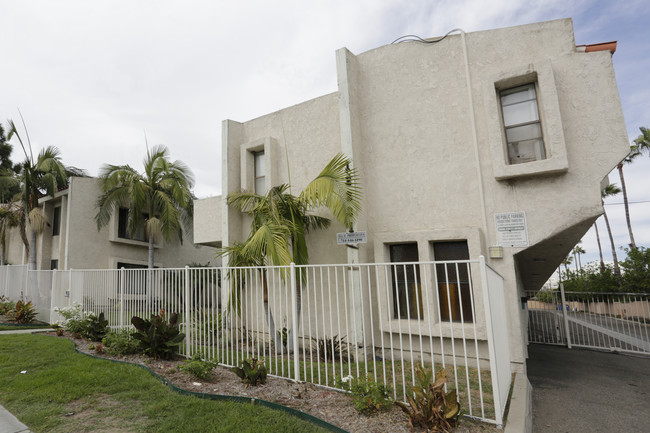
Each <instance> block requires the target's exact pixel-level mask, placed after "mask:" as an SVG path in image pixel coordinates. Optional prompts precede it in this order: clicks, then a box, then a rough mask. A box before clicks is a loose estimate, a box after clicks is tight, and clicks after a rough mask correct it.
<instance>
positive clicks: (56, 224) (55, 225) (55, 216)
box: [52, 206, 61, 236]
mask: <svg viewBox="0 0 650 433" xmlns="http://www.w3.org/2000/svg"><path fill="white" fill-rule="evenodd" d="M60 235H61V206H54V209H53V210H52V236H60Z"/></svg>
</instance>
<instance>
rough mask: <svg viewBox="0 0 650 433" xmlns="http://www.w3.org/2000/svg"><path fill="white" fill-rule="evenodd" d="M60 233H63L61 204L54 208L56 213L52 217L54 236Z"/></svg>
mask: <svg viewBox="0 0 650 433" xmlns="http://www.w3.org/2000/svg"><path fill="white" fill-rule="evenodd" d="M60 234H61V206H57V207H55V208H54V215H53V218H52V236H59V235H60ZM53 269H56V268H53Z"/></svg>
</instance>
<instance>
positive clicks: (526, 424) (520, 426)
mask: <svg viewBox="0 0 650 433" xmlns="http://www.w3.org/2000/svg"><path fill="white" fill-rule="evenodd" d="M532 431H533V387H532V386H531V385H530V382H529V381H528V377H526V375H525V374H522V373H517V374H516V375H515V380H514V386H513V387H512V396H511V397H510V409H509V410H508V422H507V423H506V426H505V430H504V433H532Z"/></svg>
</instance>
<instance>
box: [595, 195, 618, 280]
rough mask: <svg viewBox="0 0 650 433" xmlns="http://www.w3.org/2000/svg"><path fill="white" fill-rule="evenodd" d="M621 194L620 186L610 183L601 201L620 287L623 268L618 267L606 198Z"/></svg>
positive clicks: (615, 273)
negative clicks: (606, 208)
mask: <svg viewBox="0 0 650 433" xmlns="http://www.w3.org/2000/svg"><path fill="white" fill-rule="evenodd" d="M620 192H621V189H620V188H619V187H618V186H616V184H613V183H610V184H609V185H607V186H606V187H605V189H604V190H603V191H602V192H601V194H600V196H601V198H600V201H601V203H602V205H603V216H604V217H605V225H606V226H607V233H608V234H609V242H610V243H611V246H612V259H613V260H614V275H616V279H617V280H618V285H619V287H622V286H623V279H622V278H621V268H620V267H619V265H618V257H617V256H616V245H615V244H614V236H613V235H612V228H611V226H610V225H609V218H607V211H606V210H605V197H611V196H615V195H617V194H619V193H620Z"/></svg>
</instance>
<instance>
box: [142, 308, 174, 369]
mask: <svg viewBox="0 0 650 433" xmlns="http://www.w3.org/2000/svg"><path fill="white" fill-rule="evenodd" d="M177 322H178V314H177V313H173V314H171V315H170V316H169V322H167V320H166V319H165V312H164V311H162V310H161V311H160V313H159V314H158V315H153V314H152V315H151V320H146V319H142V318H140V317H137V316H133V318H132V319H131V323H132V324H133V326H135V329H137V331H138V332H136V333H135V334H133V338H134V339H136V340H138V341H139V342H140V345H141V346H142V349H143V350H144V353H145V355H148V356H151V357H154V358H161V359H172V358H173V357H174V354H175V353H176V352H178V348H179V346H180V344H181V342H182V341H183V339H184V338H185V334H183V333H182V332H180V331H179V330H178V323H177Z"/></svg>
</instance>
